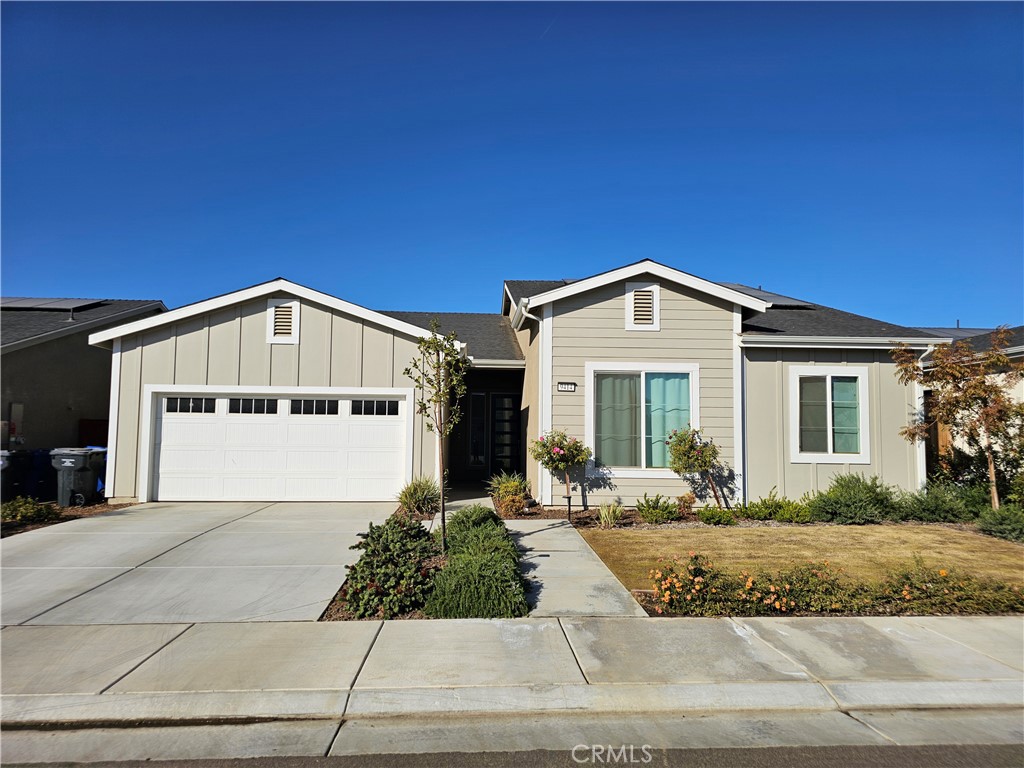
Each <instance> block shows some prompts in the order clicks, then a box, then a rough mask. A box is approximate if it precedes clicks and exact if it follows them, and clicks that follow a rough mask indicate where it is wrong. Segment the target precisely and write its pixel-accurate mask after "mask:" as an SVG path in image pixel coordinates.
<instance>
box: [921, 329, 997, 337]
mask: <svg viewBox="0 0 1024 768" xmlns="http://www.w3.org/2000/svg"><path fill="white" fill-rule="evenodd" d="M917 330H919V331H924V332H925V333H932V334H935V335H936V336H946V337H948V338H950V339H966V338H969V337H971V336H987V335H988V334H990V333H992V331H994V330H995V328H918V329H917Z"/></svg>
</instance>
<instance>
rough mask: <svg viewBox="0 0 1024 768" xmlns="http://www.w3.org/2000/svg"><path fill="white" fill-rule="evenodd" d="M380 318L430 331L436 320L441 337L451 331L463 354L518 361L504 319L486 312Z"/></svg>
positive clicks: (392, 314)
mask: <svg viewBox="0 0 1024 768" xmlns="http://www.w3.org/2000/svg"><path fill="white" fill-rule="evenodd" d="M381 314H382V315H387V316H388V317H393V318H394V319H395V320H401V321H402V322H405V323H409V324H410V325H415V326H416V327H418V328H423V329H424V330H429V329H430V321H431V320H433V319H435V318H436V319H437V322H438V324H439V325H440V330H441V332H442V333H448V332H449V331H455V335H456V336H458V339H459V341H461V342H464V343H465V344H466V346H467V347H468V349H467V352H468V353H469V354H470V355H471V356H472V357H475V358H476V359H478V360H522V359H523V352H522V350H520V349H519V342H518V341H516V334H515V332H514V331H513V330H512V324H511V323H509V320H508V318H507V317H505V316H504V315H498V314H490V313H486V312H390V311H386V310H385V311H381Z"/></svg>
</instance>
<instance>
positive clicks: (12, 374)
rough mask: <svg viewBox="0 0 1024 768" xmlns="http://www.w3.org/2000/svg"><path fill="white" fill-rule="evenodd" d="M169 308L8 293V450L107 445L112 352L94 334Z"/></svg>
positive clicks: (0, 357) (1, 436)
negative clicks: (91, 338)
mask: <svg viewBox="0 0 1024 768" xmlns="http://www.w3.org/2000/svg"><path fill="white" fill-rule="evenodd" d="M166 309H167V308H166V307H165V306H164V304H163V302H161V301H155V300H125V299H56V298H49V299H43V298H20V297H19V298H15V297H5V298H3V299H0V364H2V365H3V384H2V387H0V389H2V390H3V394H2V397H3V401H2V406H0V408H2V413H3V416H2V419H3V422H2V427H0V443H2V446H0V447H3V448H5V449H11V450H20V449H26V450H29V449H42V448H62V447H66V446H82V445H105V444H106V442H107V431H108V430H107V417H108V414H109V413H110V350H109V349H101V348H97V347H93V346H90V345H89V334H90V333H94V332H96V331H99V330H103V329H105V328H110V327H112V326H118V325H123V324H124V323H126V322H128V321H131V320H139V319H141V318H144V317H150V316H152V315H156V314H159V313H160V312H163V311H164V310H166Z"/></svg>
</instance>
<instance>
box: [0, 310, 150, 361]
mask: <svg viewBox="0 0 1024 768" xmlns="http://www.w3.org/2000/svg"><path fill="white" fill-rule="evenodd" d="M72 307H73V308H74V309H72ZM166 309H167V307H165V306H164V303H163V302H162V301H158V300H156V299H53V298H50V299H14V298H5V299H3V302H2V306H0V348H2V350H3V351H4V352H13V351H14V350H16V349H24V348H25V347H31V346H34V345H35V344H42V343H44V342H47V341H52V340H54V339H58V338H61V337H62V336H69V335H71V334H73V333H79V332H81V331H87V330H89V329H91V328H98V327H100V326H102V325H107V324H109V323H117V322H119V321H121V322H123V321H128V320H130V319H131V318H132V317H136V316H138V315H141V314H144V313H149V312H156V313H160V312H164V311H165V310H166Z"/></svg>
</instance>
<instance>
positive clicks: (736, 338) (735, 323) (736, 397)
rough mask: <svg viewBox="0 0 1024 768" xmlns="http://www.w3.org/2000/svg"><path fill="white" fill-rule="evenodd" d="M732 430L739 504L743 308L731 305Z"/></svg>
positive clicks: (743, 460) (743, 462)
mask: <svg viewBox="0 0 1024 768" xmlns="http://www.w3.org/2000/svg"><path fill="white" fill-rule="evenodd" d="M732 332H733V337H732V431H733V436H732V439H733V446H734V447H733V467H734V471H735V473H736V496H737V498H738V499H739V500H740V503H741V504H746V502H747V490H746V489H747V483H746V474H747V433H746V429H747V419H746V410H745V409H744V407H743V393H744V391H745V390H744V387H745V386H746V384H745V382H744V359H743V358H744V355H743V349H742V348H741V347H740V335H741V334H742V333H743V309H742V308H741V307H740V306H739V305H738V304H734V305H733V313H732Z"/></svg>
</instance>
